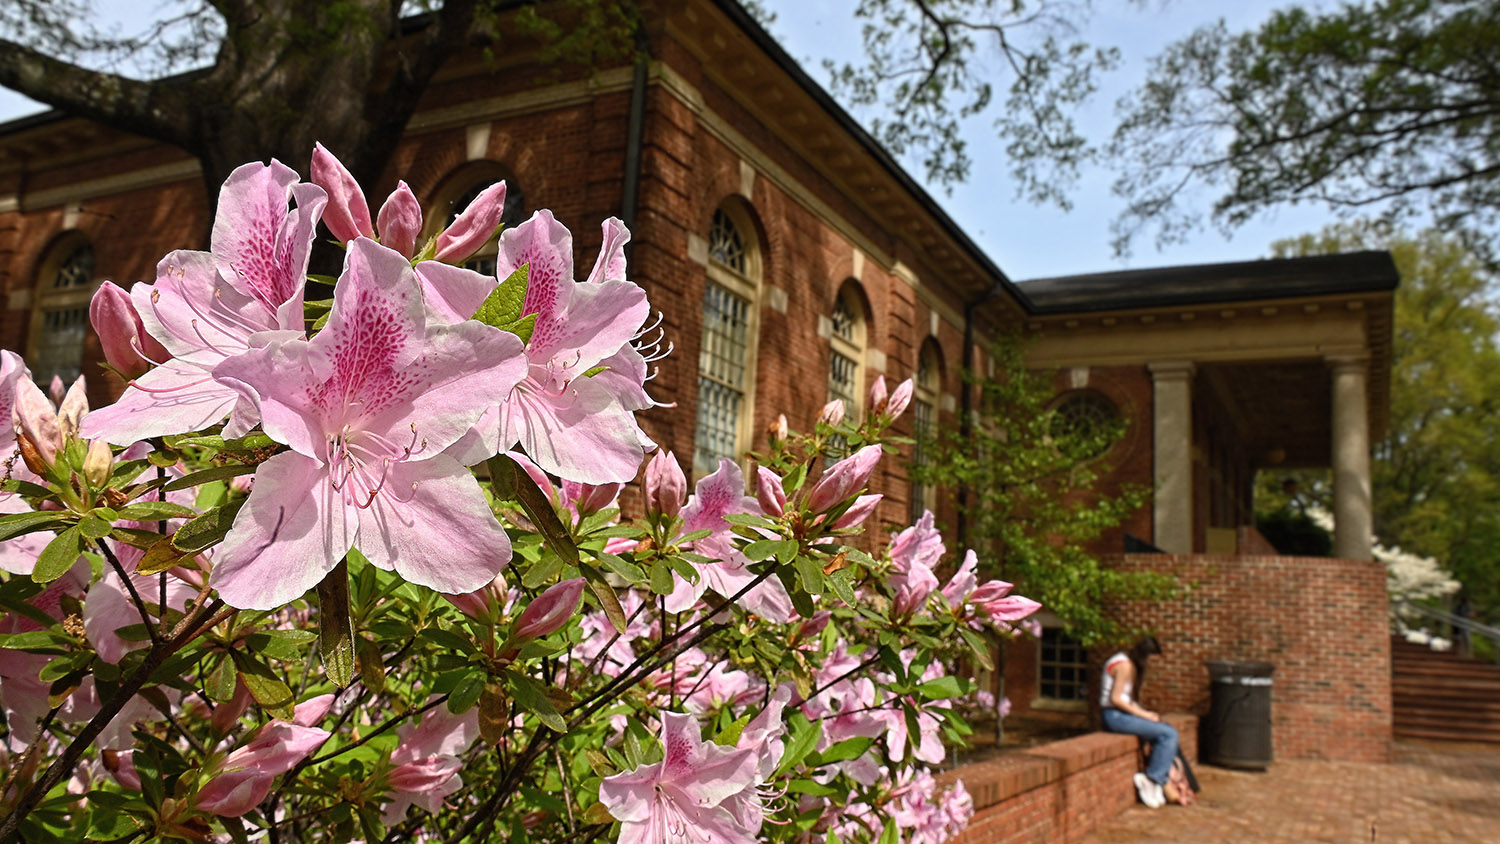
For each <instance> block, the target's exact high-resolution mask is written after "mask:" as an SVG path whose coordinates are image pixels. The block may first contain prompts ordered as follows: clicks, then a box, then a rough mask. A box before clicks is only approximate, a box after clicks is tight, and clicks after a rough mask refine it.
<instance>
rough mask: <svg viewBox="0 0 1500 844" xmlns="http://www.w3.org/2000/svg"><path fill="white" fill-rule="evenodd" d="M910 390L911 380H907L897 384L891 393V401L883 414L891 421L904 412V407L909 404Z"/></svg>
mask: <svg viewBox="0 0 1500 844" xmlns="http://www.w3.org/2000/svg"><path fill="white" fill-rule="evenodd" d="M911 390H912V383H911V379H910V378H908V379H906V380H905V381H902V382H901V383H900V384H897V385H896V389H894V390H892V391H891V400H890V402H888V403H887V404H886V408H885V412H886V413H887V414H888V415H889V416H890V417H891V418H892V419H896V418H898V417H899V416H900V415H901V414H903V413H905V412H906V406H907V405H909V404H911Z"/></svg>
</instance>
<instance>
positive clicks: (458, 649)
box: [422, 627, 479, 654]
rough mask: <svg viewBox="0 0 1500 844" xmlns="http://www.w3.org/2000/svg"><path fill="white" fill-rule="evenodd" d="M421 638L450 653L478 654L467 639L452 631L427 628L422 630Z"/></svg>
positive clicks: (476, 649)
mask: <svg viewBox="0 0 1500 844" xmlns="http://www.w3.org/2000/svg"><path fill="white" fill-rule="evenodd" d="M422 638H423V639H427V640H428V641H430V642H432V643H433V644H435V645H437V646H438V647H440V648H443V649H445V650H447V651H448V652H450V653H459V654H473V653H478V652H479V651H478V648H477V647H475V645H474V643H473V642H472V641H471V640H469V639H468V638H466V637H464V636H460V635H458V634H457V633H455V632H453V631H452V630H444V629H443V628H441V627H429V628H427V629H426V630H423V631H422Z"/></svg>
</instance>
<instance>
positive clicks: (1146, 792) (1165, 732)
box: [1099, 636, 1177, 809]
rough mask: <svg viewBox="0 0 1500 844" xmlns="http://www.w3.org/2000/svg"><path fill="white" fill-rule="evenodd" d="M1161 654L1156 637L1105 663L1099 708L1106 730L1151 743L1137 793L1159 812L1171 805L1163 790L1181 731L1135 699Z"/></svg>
mask: <svg viewBox="0 0 1500 844" xmlns="http://www.w3.org/2000/svg"><path fill="white" fill-rule="evenodd" d="M1160 653H1161V643H1160V642H1158V641H1156V637H1155V636H1147V637H1146V638H1144V639H1142V640H1140V641H1139V642H1136V644H1135V647H1133V648H1131V649H1130V652H1129V653H1126V652H1124V651H1121V652H1119V653H1117V654H1115V655H1114V656H1112V657H1110V658H1109V659H1108V660H1106V661H1105V663H1104V678H1103V682H1102V683H1101V690H1100V691H1101V694H1100V696H1099V705H1100V706H1101V707H1103V711H1102V713H1101V714H1102V716H1103V719H1104V729H1106V730H1108V731H1110V732H1112V733H1127V734H1129V735H1133V736H1140V737H1141V738H1143V739H1145V740H1146V741H1148V742H1150V743H1151V758H1150V761H1148V762H1147V763H1146V770H1145V771H1143V772H1141V773H1138V774H1136V775H1135V777H1134V778H1133V779H1134V782H1135V790H1136V793H1137V794H1139V795H1140V797H1141V802H1142V803H1145V804H1146V805H1147V806H1150V807H1151V808H1153V809H1159V808H1161V807H1162V806H1163V805H1165V804H1166V802H1167V794H1166V793H1165V792H1164V791H1163V790H1162V787H1163V786H1165V785H1166V784H1167V779H1168V777H1170V775H1171V773H1172V760H1173V759H1175V758H1176V757H1177V730H1176V729H1175V728H1173V727H1172V726H1170V725H1168V724H1163V723H1162V722H1161V716H1160V715H1158V714H1157V713H1155V712H1152V711H1151V710H1149V709H1147V708H1146V707H1144V706H1141V705H1140V704H1139V703H1136V702H1135V701H1134V700H1132V699H1131V691H1132V690H1134V689H1139V688H1140V687H1141V683H1142V681H1143V680H1144V679H1145V676H1146V662H1147V660H1149V659H1150V658H1151V657H1152V655H1154V654H1160Z"/></svg>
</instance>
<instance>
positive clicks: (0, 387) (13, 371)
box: [0, 349, 31, 456]
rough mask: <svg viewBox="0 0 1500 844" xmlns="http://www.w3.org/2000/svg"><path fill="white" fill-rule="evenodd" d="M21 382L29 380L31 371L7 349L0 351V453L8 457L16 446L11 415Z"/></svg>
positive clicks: (19, 357)
mask: <svg viewBox="0 0 1500 844" xmlns="http://www.w3.org/2000/svg"><path fill="white" fill-rule="evenodd" d="M22 380H26V381H30V380H31V370H30V369H28V368H27V367H26V361H24V360H22V359H21V356H20V355H18V354H16V353H15V352H12V351H11V350H9V349H0V453H3V454H5V455H6V456H9V455H10V453H11V451H12V450H14V446H15V444H16V427H15V425H14V424H12V419H11V414H12V413H14V412H15V406H16V387H17V386H18V385H19V384H20V383H21V381H22Z"/></svg>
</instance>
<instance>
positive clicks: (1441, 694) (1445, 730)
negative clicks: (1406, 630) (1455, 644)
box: [1391, 639, 1500, 744]
mask: <svg viewBox="0 0 1500 844" xmlns="http://www.w3.org/2000/svg"><path fill="white" fill-rule="evenodd" d="M1391 675H1392V676H1391V703H1392V707H1393V709H1394V722H1395V723H1394V727H1395V734H1396V737H1397V738H1418V739H1437V740H1447V741H1477V742H1489V743H1493V744H1500V665H1491V664H1489V663H1486V662H1480V661H1478V660H1473V659H1466V658H1464V657H1461V656H1457V655H1455V654H1451V653H1444V652H1441V651H1433V650H1429V649H1428V648H1427V646H1425V645H1414V644H1412V643H1410V642H1406V641H1402V640H1400V639H1392V640H1391Z"/></svg>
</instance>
